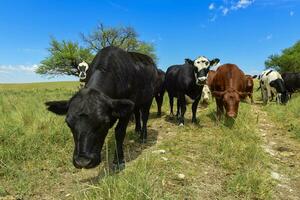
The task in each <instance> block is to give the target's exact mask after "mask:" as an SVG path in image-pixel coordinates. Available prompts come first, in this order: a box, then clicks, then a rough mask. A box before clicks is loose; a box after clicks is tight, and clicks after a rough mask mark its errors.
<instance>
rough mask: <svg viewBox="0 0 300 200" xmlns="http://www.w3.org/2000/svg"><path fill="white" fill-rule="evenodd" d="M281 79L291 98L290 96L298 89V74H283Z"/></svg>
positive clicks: (299, 87) (299, 74)
mask: <svg viewBox="0 0 300 200" xmlns="http://www.w3.org/2000/svg"><path fill="white" fill-rule="evenodd" d="M281 77H282V79H283V81H284V85H285V88H286V89H287V91H288V93H289V95H290V98H291V97H292V94H293V93H294V92H296V91H297V90H299V89H300V73H293V72H285V73H282V74H281Z"/></svg>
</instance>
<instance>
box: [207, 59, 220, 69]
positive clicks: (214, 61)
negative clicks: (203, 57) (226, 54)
mask: <svg viewBox="0 0 300 200" xmlns="http://www.w3.org/2000/svg"><path fill="white" fill-rule="evenodd" d="M219 62H220V59H219V58H215V59H213V60H211V61H210V65H209V66H210V67H213V66H215V65H217V64H219Z"/></svg>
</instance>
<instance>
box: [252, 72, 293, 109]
mask: <svg viewBox="0 0 300 200" xmlns="http://www.w3.org/2000/svg"><path fill="white" fill-rule="evenodd" d="M258 79H259V80H260V88H261V94H262V99H263V102H264V104H267V103H268V102H269V100H270V98H272V93H273V94H274V95H275V96H276V98H277V102H278V103H283V104H285V103H287V101H288V93H287V90H286V88H285V85H284V81H283V79H282V77H281V75H280V74H279V73H278V72H277V71H275V70H272V69H268V70H265V71H263V72H262V73H261V75H259V77H258Z"/></svg>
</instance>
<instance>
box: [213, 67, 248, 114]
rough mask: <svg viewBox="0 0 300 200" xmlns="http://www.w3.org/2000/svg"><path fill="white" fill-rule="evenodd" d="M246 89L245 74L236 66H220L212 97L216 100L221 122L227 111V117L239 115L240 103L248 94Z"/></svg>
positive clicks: (215, 78)
mask: <svg viewBox="0 0 300 200" xmlns="http://www.w3.org/2000/svg"><path fill="white" fill-rule="evenodd" d="M245 88H246V77H245V74H244V73H243V72H242V70H240V69H239V68H238V66H236V65H234V64H224V65H222V66H220V67H219V68H218V69H217V71H216V75H215V77H214V80H213V82H212V85H211V91H212V95H213V96H214V97H215V98H216V104H217V116H218V119H219V120H220V118H221V115H222V114H223V113H224V108H225V111H226V116H228V117H233V118H234V117H236V116H237V114H238V109H239V103H240V100H241V99H245V98H246V97H247V95H248V93H246V92H244V91H245Z"/></svg>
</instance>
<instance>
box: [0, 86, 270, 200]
mask: <svg viewBox="0 0 300 200" xmlns="http://www.w3.org/2000/svg"><path fill="white" fill-rule="evenodd" d="M37 87H38V88H35V86H34V85H31V86H28V85H26V88H22V87H18V86H11V87H10V88H5V87H4V86H1V87H0V88H2V89H0V117H1V121H0V197H1V196H5V195H12V196H14V197H21V198H22V197H24V198H26V199H42V198H46V199H47V198H48V199H53V198H54V199H65V198H72V199H269V198H271V196H272V189H273V183H272V181H271V179H270V177H269V170H268V163H269V159H268V157H267V156H266V155H265V153H264V152H263V150H262V149H261V146H260V145H261V140H260V137H259V135H258V132H257V130H256V116H255V115H254V114H253V113H252V112H251V106H250V105H249V104H246V103H242V104H241V108H240V111H239V116H238V118H237V119H236V121H235V123H234V124H233V125H232V124H230V123H227V122H225V121H222V122H219V123H218V122H216V121H215V116H214V115H215V103H211V104H210V106H209V107H208V108H207V109H205V110H204V109H202V108H200V109H199V112H198V119H199V120H200V124H199V125H193V124H191V120H190V119H191V113H190V106H189V107H188V112H187V114H186V118H187V120H186V121H187V123H186V125H185V126H184V127H178V125H177V122H176V120H175V119H170V118H169V116H168V115H166V114H168V113H169V108H168V99H167V96H166V97H165V102H164V106H163V111H164V112H165V115H163V117H162V118H156V117H155V112H156V105H155V103H154V104H153V106H152V107H151V113H152V114H151V116H150V117H151V119H150V120H149V126H148V130H149V140H148V143H147V144H143V145H142V144H139V143H138V136H137V135H136V134H135V133H134V127H133V124H130V126H129V127H128V130H127V136H126V139H125V157H126V161H127V162H126V169H125V170H123V171H121V172H119V173H113V172H112V171H111V169H110V165H111V162H112V159H113V153H114V145H115V144H114V143H115V141H114V136H113V129H112V130H111V131H110V133H109V136H108V138H107V140H106V145H105V146H104V148H103V150H102V160H103V163H101V165H100V166H99V167H98V168H96V169H92V170H77V169H75V168H74V167H73V166H72V163H71V156H72V151H73V139H72V136H71V134H70V131H69V129H68V128H67V126H66V125H65V123H64V117H58V116H55V115H54V114H51V113H49V112H47V111H46V109H45V106H44V104H43V103H44V102H45V101H46V100H54V99H67V98H69V97H70V96H71V95H72V94H73V93H74V92H75V91H76V90H77V85H76V84H74V83H73V85H69V84H68V85H67V86H65V85H63V83H59V84H54V83H52V84H50V85H49V88H47V87H48V85H47V84H41V85H38V86H37ZM20 88H22V89H20ZM158 149H163V150H165V151H166V153H165V154H159V153H153V151H155V150H158ZM178 174H184V175H185V177H184V178H180V177H178Z"/></svg>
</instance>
